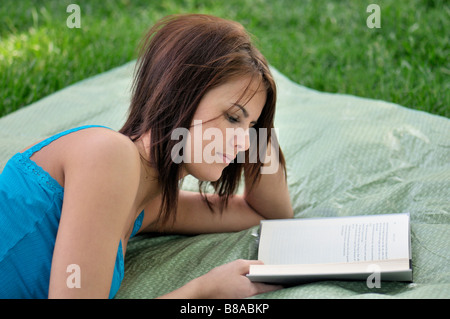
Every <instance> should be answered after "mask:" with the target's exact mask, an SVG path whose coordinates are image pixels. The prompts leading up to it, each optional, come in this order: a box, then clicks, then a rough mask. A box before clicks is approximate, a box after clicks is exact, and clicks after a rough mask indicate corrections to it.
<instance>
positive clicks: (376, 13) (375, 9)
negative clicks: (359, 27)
mask: <svg viewBox="0 0 450 319" xmlns="http://www.w3.org/2000/svg"><path fill="white" fill-rule="evenodd" d="M366 12H371V14H370V15H369V16H368V17H367V20H366V25H367V27H368V28H369V29H373V28H377V29H379V28H381V9H380V6H379V5H378V4H375V3H372V4H369V5H368V6H367V9H366Z"/></svg>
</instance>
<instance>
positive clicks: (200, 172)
mask: <svg viewBox="0 0 450 319" xmlns="http://www.w3.org/2000/svg"><path fill="white" fill-rule="evenodd" d="M197 165H199V164H197ZM197 165H195V167H189V168H188V173H189V174H190V175H192V176H194V177H195V178H196V179H198V180H200V181H203V182H215V181H217V180H218V179H219V178H220V177H221V176H222V172H223V170H224V168H225V166H224V165H223V164H216V163H215V164H206V165H205V164H200V165H199V166H197Z"/></svg>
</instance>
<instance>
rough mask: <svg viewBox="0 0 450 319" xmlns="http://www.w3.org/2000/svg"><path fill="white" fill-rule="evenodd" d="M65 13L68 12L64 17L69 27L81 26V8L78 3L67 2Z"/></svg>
mask: <svg viewBox="0 0 450 319" xmlns="http://www.w3.org/2000/svg"><path fill="white" fill-rule="evenodd" d="M66 12H67V13H72V14H70V15H69V16H68V17H67V19H66V25H67V27H68V28H69V29H73V28H77V29H79V28H81V9H80V6H79V5H78V4H69V5H68V6H67V8H66Z"/></svg>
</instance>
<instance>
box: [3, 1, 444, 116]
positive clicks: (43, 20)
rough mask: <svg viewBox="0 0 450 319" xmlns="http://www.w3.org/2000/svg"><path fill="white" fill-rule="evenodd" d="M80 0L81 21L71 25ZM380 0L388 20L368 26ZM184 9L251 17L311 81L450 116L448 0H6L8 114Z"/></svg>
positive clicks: (284, 67) (129, 53)
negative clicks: (371, 9)
mask: <svg viewBox="0 0 450 319" xmlns="http://www.w3.org/2000/svg"><path fill="white" fill-rule="evenodd" d="M71 3H75V4H78V5H79V6H80V8H81V28H79V29H77V28H73V29H71V28H68V27H67V25H66V20H67V18H68V17H69V15H70V14H71V13H70V12H69V13H68V12H66V9H67V6H68V5H69V4H71ZM371 3H375V4H378V5H379V6H380V9H381V15H380V16H381V28H378V29H377V28H373V29H370V28H368V27H367V25H366V19H367V18H368V16H369V15H370V14H371V13H370V12H367V11H366V9H367V6H368V5H369V4H371ZM174 13H207V14H213V15H217V16H221V17H223V18H227V19H232V20H235V21H238V22H240V23H242V24H243V25H244V26H245V27H246V28H247V30H248V31H249V32H250V33H252V34H253V35H254V36H255V38H256V43H257V46H258V47H259V48H260V50H261V51H262V52H263V54H264V55H265V56H266V58H267V59H268V60H269V63H270V64H271V65H273V66H274V67H275V68H277V69H278V70H279V71H281V72H282V73H284V74H285V75H286V76H288V77H289V78H290V79H291V80H293V81H295V82H297V83H300V84H302V85H304V86H307V87H310V88H313V89H317V90H320V91H326V92H339V93H346V94H353V95H358V96H362V97H368V98H373V99H381V100H385V101H390V102H394V103H398V104H400V105H403V106H406V107H410V108H413V109H417V110H423V111H426V112H429V113H433V114H437V115H441V116H444V117H450V103H449V102H450V81H449V78H450V62H449V56H450V54H449V53H450V48H449V36H448V32H449V30H450V6H449V2H448V1H444V0H410V1H399V0H370V1H365V0H347V1H345V0H335V1H332V0H310V1H309V0H252V1H243V0H227V1H195V0H185V1H182V0H163V1H156V0H104V1H100V0H78V1H76V0H68V1H65V0H46V1H43V0H41V1H38V0H35V1H32V0H2V1H1V3H0V116H4V115H6V114H8V113H10V112H13V111H14V110H17V109H19V108H21V107H23V106H26V105H28V104H30V103H32V102H34V101H36V100H39V99H40V98H42V97H44V96H47V95H49V94H51V93H52V92H55V91H57V90H59V89H62V88H64V87H66V86H68V85H70V84H72V83H74V82H77V81H79V80H82V79H85V78H87V77H90V76H92V75H95V74H98V73H101V72H104V71H107V70H109V69H111V68H113V67H116V66H120V65H122V64H124V63H126V62H128V61H131V60H133V59H135V58H136V48H137V46H138V43H139V40H140V38H141V37H142V36H143V34H144V33H145V31H146V30H147V29H148V28H149V27H150V26H151V25H152V24H153V23H154V22H155V21H156V20H157V19H159V18H162V17H163V16H166V15H168V14H174Z"/></svg>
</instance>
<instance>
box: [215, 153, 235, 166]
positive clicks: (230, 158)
mask: <svg viewBox="0 0 450 319" xmlns="http://www.w3.org/2000/svg"><path fill="white" fill-rule="evenodd" d="M217 155H219V157H222V159H223V161H224V162H225V163H227V164H229V163H231V162H232V161H233V160H234V158H235V157H236V156H232V155H228V154H223V153H219V152H217Z"/></svg>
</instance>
